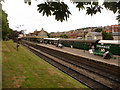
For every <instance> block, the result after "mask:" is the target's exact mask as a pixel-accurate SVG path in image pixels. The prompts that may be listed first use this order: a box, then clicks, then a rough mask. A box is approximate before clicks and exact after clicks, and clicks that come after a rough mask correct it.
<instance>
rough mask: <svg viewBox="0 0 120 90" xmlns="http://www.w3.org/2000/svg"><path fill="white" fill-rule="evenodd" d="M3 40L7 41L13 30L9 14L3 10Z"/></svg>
mask: <svg viewBox="0 0 120 90" xmlns="http://www.w3.org/2000/svg"><path fill="white" fill-rule="evenodd" d="M1 18H2V39H3V40H7V39H8V37H9V34H10V33H11V32H12V30H11V29H10V28H9V25H8V20H7V14H6V13H5V12H4V11H3V10H2V17H1Z"/></svg>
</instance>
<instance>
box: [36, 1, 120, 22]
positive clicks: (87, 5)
mask: <svg viewBox="0 0 120 90" xmlns="http://www.w3.org/2000/svg"><path fill="white" fill-rule="evenodd" d="M71 1H72V3H74V4H75V5H76V8H78V9H79V11H80V10H81V9H85V10H86V14H88V15H91V16H92V15H94V14H96V13H97V12H100V13H101V10H102V9H103V7H105V8H106V9H108V10H111V11H113V13H118V14H120V1H117V2H108V1H105V2H104V3H103V6H100V5H99V4H98V1H97V0H96V1H97V2H92V1H91V0H89V1H90V2H74V1H75V0H71ZM38 11H39V12H40V13H43V16H44V15H45V14H46V15H47V16H51V15H54V16H55V19H56V20H57V21H61V22H62V21H64V20H67V18H69V15H70V14H71V12H70V11H69V7H68V5H67V4H65V3H64V2H48V0H47V1H46V2H45V3H42V4H39V5H38ZM116 19H117V20H119V21H120V16H119V15H118V16H117V18H116Z"/></svg>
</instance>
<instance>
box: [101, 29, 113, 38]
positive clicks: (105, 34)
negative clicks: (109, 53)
mask: <svg viewBox="0 0 120 90" xmlns="http://www.w3.org/2000/svg"><path fill="white" fill-rule="evenodd" d="M102 39H103V40H113V35H112V33H107V32H105V31H102Z"/></svg>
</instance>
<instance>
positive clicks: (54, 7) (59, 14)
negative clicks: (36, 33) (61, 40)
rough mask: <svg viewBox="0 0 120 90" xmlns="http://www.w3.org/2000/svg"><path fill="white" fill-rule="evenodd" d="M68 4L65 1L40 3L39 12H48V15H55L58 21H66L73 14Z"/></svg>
mask: <svg viewBox="0 0 120 90" xmlns="http://www.w3.org/2000/svg"><path fill="white" fill-rule="evenodd" d="M68 9H69V8H68V6H67V5H66V4H65V3H64V2H45V3H42V4H39V5H38V11H39V13H41V12H42V13H43V16H44V15H45V14H46V15H47V16H51V15H54V16H55V19H56V20H57V21H59V20H60V21H61V22H62V21H64V20H67V18H69V15H70V14H71V13H70V11H69V10H68Z"/></svg>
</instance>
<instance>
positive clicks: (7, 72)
mask: <svg viewBox="0 0 120 90" xmlns="http://www.w3.org/2000/svg"><path fill="white" fill-rule="evenodd" d="M2 44H3V46H2V48H3V49H2V55H3V60H2V66H3V68H2V69H3V73H2V83H3V84H2V86H3V88H87V87H86V86H84V85H83V84H81V83H79V82H78V81H76V80H75V79H73V78H71V77H70V76H68V75H66V74H65V73H63V72H61V71H60V70H58V69H57V68H55V67H53V66H52V65H50V64H49V63H47V62H45V61H44V60H43V59H41V58H39V57H38V56H36V55H35V54H33V53H32V52H30V51H29V50H27V49H26V48H25V47H23V46H20V48H19V50H18V51H17V50H16V43H14V42H12V41H3V43H2Z"/></svg>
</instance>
